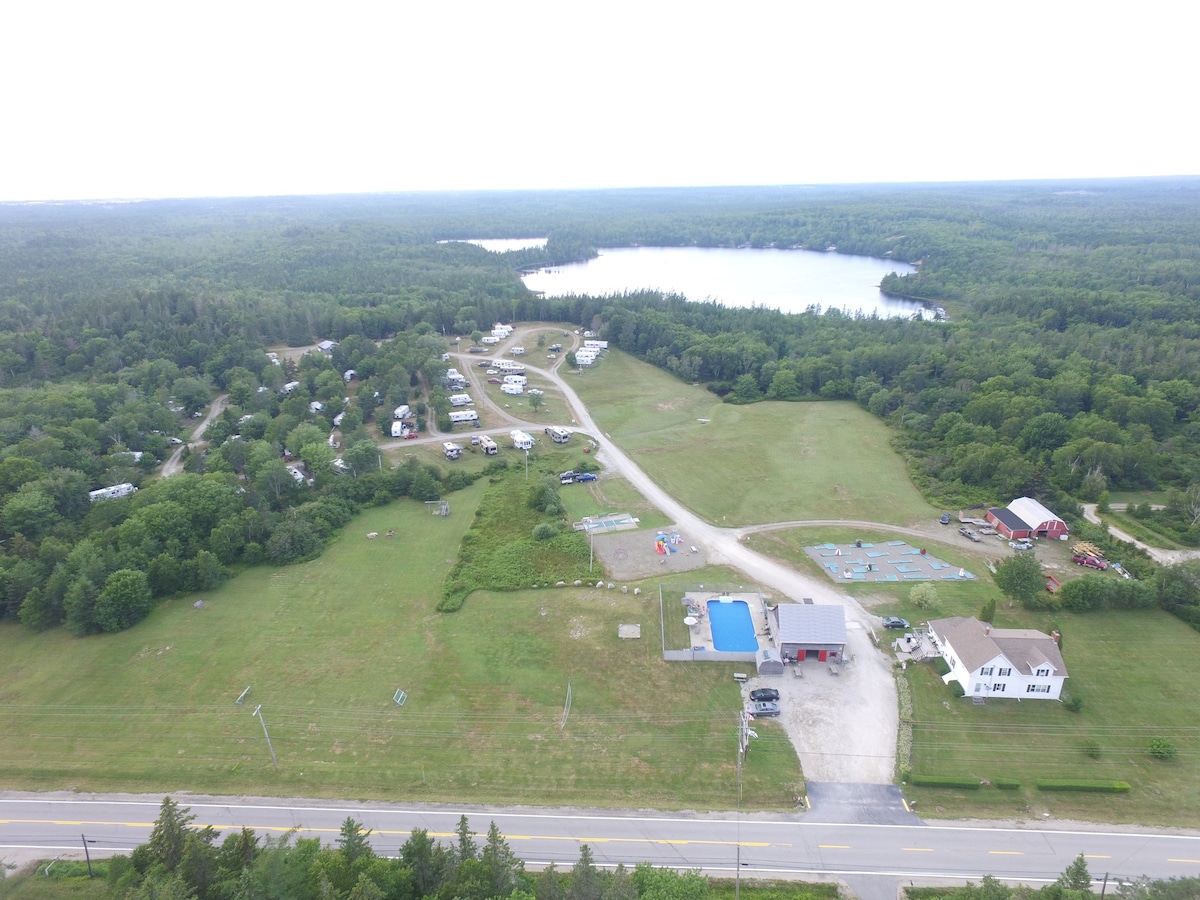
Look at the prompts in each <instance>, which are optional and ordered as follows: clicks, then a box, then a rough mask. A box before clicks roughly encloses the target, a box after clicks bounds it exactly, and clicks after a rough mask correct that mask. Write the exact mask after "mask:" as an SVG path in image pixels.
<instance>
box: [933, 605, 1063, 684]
mask: <svg viewBox="0 0 1200 900" xmlns="http://www.w3.org/2000/svg"><path fill="white" fill-rule="evenodd" d="M928 627H929V637H930V638H931V639H932V641H933V644H934V646H935V647H936V648H937V649H938V651H939V652H940V653H941V655H942V659H944V660H945V661H946V664H947V665H949V666H950V671H949V673H948V674H946V675H944V676H942V681H944V682H945V683H946V684H949V683H950V682H951V681H957V682H958V683H959V684H960V685H962V689H963V692H964V693H965V694H966V695H967V696H968V697H1002V698H1011V699H1017V700H1057V699H1058V698H1059V695H1060V694H1061V693H1062V689H1063V683H1064V682H1065V681H1066V680H1067V665H1066V663H1064V662H1063V658H1062V653H1061V652H1060V651H1059V649H1058V641H1057V640H1056V637H1055V636H1054V635H1049V634H1044V633H1043V632H1041V631H1034V630H1033V629H1031V628H993V627H992V626H991V625H988V624H987V623H986V622H980V621H979V620H978V619H976V618H973V617H972V618H967V617H965V616H954V617H953V618H950V619H935V620H934V621H932V622H930V623H929V626H928Z"/></svg>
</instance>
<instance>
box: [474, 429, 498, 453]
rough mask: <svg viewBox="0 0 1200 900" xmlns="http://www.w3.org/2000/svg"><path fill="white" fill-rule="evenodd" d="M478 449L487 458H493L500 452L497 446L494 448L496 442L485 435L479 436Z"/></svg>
mask: <svg viewBox="0 0 1200 900" xmlns="http://www.w3.org/2000/svg"><path fill="white" fill-rule="evenodd" d="M479 449H480V450H482V451H483V452H484V453H486V454H487V455H488V456H495V455H496V454H497V453H499V452H500V448H499V447H498V446H496V442H495V441H493V440H492V439H491V438H490V437H488V436H487V435H486V434H483V435H480V436H479Z"/></svg>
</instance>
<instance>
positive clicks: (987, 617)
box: [979, 597, 996, 623]
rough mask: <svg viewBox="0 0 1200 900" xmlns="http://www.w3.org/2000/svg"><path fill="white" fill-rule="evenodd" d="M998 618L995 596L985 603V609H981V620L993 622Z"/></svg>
mask: <svg viewBox="0 0 1200 900" xmlns="http://www.w3.org/2000/svg"><path fill="white" fill-rule="evenodd" d="M995 619H996V598H995V597H993V598H992V599H991V600H989V601H988V602H987V603H985V604H983V609H981V610H980V611H979V621H980V622H988V623H991V622H993V621H995Z"/></svg>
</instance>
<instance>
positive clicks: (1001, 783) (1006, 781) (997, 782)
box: [992, 778, 1021, 791]
mask: <svg viewBox="0 0 1200 900" xmlns="http://www.w3.org/2000/svg"><path fill="white" fill-rule="evenodd" d="M992 784H993V786H995V788H996V789H997V790H1000V791H1016V790H1020V787H1021V782H1020V781H1018V780H1017V779H1016V778H993V779H992Z"/></svg>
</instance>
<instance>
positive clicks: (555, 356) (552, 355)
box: [546, 353, 558, 359]
mask: <svg viewBox="0 0 1200 900" xmlns="http://www.w3.org/2000/svg"><path fill="white" fill-rule="evenodd" d="M546 359H558V354H557V353H547V354H546Z"/></svg>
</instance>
